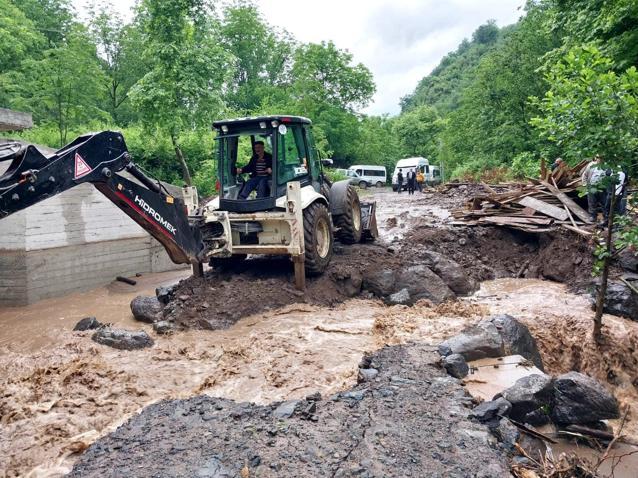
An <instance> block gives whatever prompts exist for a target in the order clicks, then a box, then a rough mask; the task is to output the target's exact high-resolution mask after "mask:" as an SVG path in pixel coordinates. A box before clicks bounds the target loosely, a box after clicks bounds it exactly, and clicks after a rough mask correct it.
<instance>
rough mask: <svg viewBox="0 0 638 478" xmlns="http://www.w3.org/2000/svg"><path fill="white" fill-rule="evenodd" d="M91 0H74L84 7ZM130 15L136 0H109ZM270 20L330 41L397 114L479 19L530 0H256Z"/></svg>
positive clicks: (512, 16)
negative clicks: (369, 77) (361, 68)
mask: <svg viewBox="0 0 638 478" xmlns="http://www.w3.org/2000/svg"><path fill="white" fill-rule="evenodd" d="M85 1H86V0H74V1H73V3H74V5H75V6H76V7H77V8H78V9H79V10H82V8H81V7H82V6H83V4H84V3H85ZM112 1H113V3H114V5H115V7H116V9H117V10H118V11H119V12H120V14H122V15H123V16H124V18H127V19H128V18H131V14H130V8H131V6H132V5H133V3H134V0H112ZM256 3H257V4H258V5H259V8H260V9H261V12H262V13H263V15H264V18H265V20H266V21H268V23H270V24H271V25H274V26H277V27H280V28H284V29H286V30H288V31H289V32H290V33H292V34H293V35H294V37H295V38H297V40H299V41H301V42H315V43H316V42H320V41H322V40H326V41H327V40H332V41H333V42H334V43H335V44H336V45H337V46H338V47H339V48H342V49H347V50H348V51H350V52H351V53H352V54H353V57H354V61H355V62H361V63H363V64H365V65H366V66H367V67H368V68H370V70H371V71H372V73H373V75H374V79H375V82H376V84H377V93H376V94H375V96H374V99H373V103H372V104H371V105H370V106H369V107H368V108H366V110H365V112H366V113H369V114H383V113H390V114H396V113H398V112H399V100H400V98H401V97H402V96H405V95H406V94H409V93H411V92H412V91H413V90H414V88H415V87H416V85H417V83H418V82H419V80H420V79H421V78H423V77H424V76H425V75H427V74H428V73H429V72H430V71H432V69H433V68H434V67H435V66H436V65H437V64H438V63H439V61H440V60H441V58H442V57H443V56H444V55H445V54H446V53H448V52H450V51H452V50H454V49H456V47H457V46H458V44H459V43H460V42H461V41H462V40H463V38H469V37H470V36H471V35H472V32H473V31H474V30H476V28H477V27H478V26H479V25H482V24H483V23H485V22H486V21H487V20H489V19H495V20H496V23H497V24H498V25H499V26H504V25H508V24H511V23H514V22H515V21H516V20H517V19H518V18H519V17H520V16H521V14H522V11H521V10H520V7H522V6H523V5H524V4H525V0H448V1H437V0H351V1H347V0H321V1H317V0H297V1H296V2H287V1H282V0H257V2H256Z"/></svg>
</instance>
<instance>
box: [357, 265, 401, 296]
mask: <svg viewBox="0 0 638 478" xmlns="http://www.w3.org/2000/svg"><path fill="white" fill-rule="evenodd" d="M394 282H395V278H394V271H392V270H390V269H383V270H371V271H366V272H365V273H364V276H363V288H364V289H366V290H369V291H370V292H372V293H373V294H374V295H376V296H377V297H386V296H388V295H390V294H393V293H394V292H395V290H397V289H395V287H394Z"/></svg>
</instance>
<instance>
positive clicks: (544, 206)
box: [517, 196, 569, 221]
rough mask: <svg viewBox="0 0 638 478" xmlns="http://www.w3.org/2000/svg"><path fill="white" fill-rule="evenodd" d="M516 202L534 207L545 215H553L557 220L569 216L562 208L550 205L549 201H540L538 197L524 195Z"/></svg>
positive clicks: (565, 218) (563, 219)
mask: <svg viewBox="0 0 638 478" xmlns="http://www.w3.org/2000/svg"><path fill="white" fill-rule="evenodd" d="M517 202H518V204H520V205H522V206H525V207H531V208H532V209H536V210H537V211H538V212H541V213H543V214H545V215H546V216H549V217H553V218H554V219H558V220H559V221H565V220H567V219H568V218H569V216H568V215H567V213H566V212H565V211H564V210H563V209H561V208H559V207H556V206H552V205H551V204H549V203H546V202H544V201H541V200H540V199H536V198H533V197H531V196H528V197H525V198H523V199H521V200H520V201H517Z"/></svg>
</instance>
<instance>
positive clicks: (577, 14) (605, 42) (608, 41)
mask: <svg viewBox="0 0 638 478" xmlns="http://www.w3.org/2000/svg"><path fill="white" fill-rule="evenodd" d="M542 4H543V5H544V6H547V7H549V13H550V14H551V17H550V21H549V23H550V24H551V26H552V28H553V30H554V31H555V32H556V33H557V34H558V35H559V36H560V37H561V38H562V40H563V45H564V48H562V49H561V52H562V53H565V52H566V51H567V50H568V49H569V48H571V47H573V46H579V45H581V44H582V43H586V42H596V43H597V46H598V47H599V49H600V50H601V51H602V52H603V54H604V55H605V56H607V57H609V58H611V59H612V60H613V61H614V65H613V68H614V70H616V71H622V70H623V69H625V68H627V67H629V66H632V65H637V64H638V27H637V26H638V2H636V1H635V0H544V1H543V2H542Z"/></svg>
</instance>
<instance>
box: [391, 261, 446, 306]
mask: <svg viewBox="0 0 638 478" xmlns="http://www.w3.org/2000/svg"><path fill="white" fill-rule="evenodd" d="M394 287H395V290H396V291H400V290H401V289H407V290H408V292H409V293H410V303H414V302H417V301H419V300H421V299H428V300H431V301H432V302H434V303H435V304H440V303H441V302H444V301H446V300H449V299H454V298H455V297H456V294H454V292H452V290H451V289H450V288H449V287H448V286H447V284H446V283H445V282H443V280H442V279H441V278H440V277H439V276H437V275H436V274H435V273H434V272H432V270H431V269H430V268H429V267H427V266H425V265H416V266H411V267H407V268H403V269H400V270H399V271H398V272H397V276H396V282H395V284H394Z"/></svg>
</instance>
